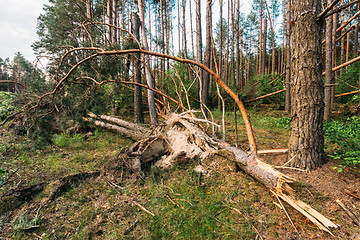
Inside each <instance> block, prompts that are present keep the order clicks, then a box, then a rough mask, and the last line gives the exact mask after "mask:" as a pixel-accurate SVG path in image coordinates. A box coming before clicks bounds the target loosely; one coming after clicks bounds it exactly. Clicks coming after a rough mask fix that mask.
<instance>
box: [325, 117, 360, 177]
mask: <svg viewBox="0 0 360 240" xmlns="http://www.w3.org/2000/svg"><path fill="white" fill-rule="evenodd" d="M324 131H325V141H326V142H328V143H333V144H336V145H337V146H338V151H336V152H334V153H333V154H332V155H331V156H332V157H333V158H334V159H341V160H342V165H341V166H339V168H337V169H338V171H339V172H340V171H342V168H343V167H344V166H346V165H347V166H351V167H355V168H356V167H357V166H358V165H359V164H360V118H358V117H356V116H353V117H350V118H347V119H346V120H345V121H338V120H333V121H330V122H325V123H324Z"/></svg>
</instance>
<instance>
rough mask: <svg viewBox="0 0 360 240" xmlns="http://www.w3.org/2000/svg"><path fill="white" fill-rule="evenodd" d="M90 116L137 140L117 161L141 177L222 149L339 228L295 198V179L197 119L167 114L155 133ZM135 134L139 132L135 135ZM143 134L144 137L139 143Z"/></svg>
mask: <svg viewBox="0 0 360 240" xmlns="http://www.w3.org/2000/svg"><path fill="white" fill-rule="evenodd" d="M88 115H89V117H91V118H84V119H85V120H87V121H93V122H94V123H95V125H97V126H101V127H104V128H107V129H109V130H112V131H117V132H119V133H121V134H122V135H125V136H127V137H131V138H133V139H134V140H137V142H135V143H134V144H133V145H132V146H131V147H129V148H128V149H126V150H124V151H122V153H121V154H120V155H119V156H118V158H119V159H124V158H127V159H130V161H129V165H130V167H131V168H132V169H133V170H136V171H138V172H139V173H140V174H141V175H143V173H142V167H143V165H144V164H148V163H149V162H152V163H153V164H155V165H157V166H159V167H162V168H168V167H171V166H173V165H174V163H175V162H176V161H181V160H183V159H194V158H199V159H201V160H203V159H205V158H207V157H209V156H210V155H211V154H215V153H216V152H217V151H219V150H224V151H227V152H228V153H229V154H230V156H231V157H230V158H229V160H230V161H232V162H235V163H236V164H237V165H238V167H240V168H241V169H242V170H243V171H245V172H246V173H247V174H249V175H250V176H252V177H253V178H254V179H256V180H257V181H259V182H261V183H262V184H263V185H264V186H265V187H267V188H268V189H269V190H270V191H271V192H272V193H273V194H274V195H275V196H276V197H277V198H278V199H282V200H283V201H285V202H287V203H288V204H289V205H290V206H292V207H293V208H295V209H296V210H297V211H299V212H300V213H301V214H303V215H304V216H305V217H307V219H309V220H310V221H311V222H313V223H314V224H315V225H316V226H317V227H318V228H319V229H321V230H324V231H326V232H328V233H330V234H331V232H330V230H329V229H330V228H336V227H337V225H335V224H334V223H332V222H331V221H330V220H328V219H327V218H326V217H324V216H323V215H321V214H320V213H319V212H317V211H316V210H314V209H313V208H311V207H310V206H309V205H307V204H306V203H304V202H302V201H300V200H298V199H297V198H296V195H295V192H294V190H293V189H292V188H291V186H290V184H291V183H293V182H294V181H295V179H293V178H291V177H288V176H286V175H284V174H282V173H281V172H279V171H277V170H275V169H274V168H273V167H272V166H271V165H269V164H267V163H265V162H264V161H262V160H261V159H260V158H259V157H258V155H257V154H256V153H255V152H252V153H250V154H248V153H246V152H245V151H243V150H241V149H238V148H236V147H233V146H231V145H230V144H228V143H226V142H223V141H220V140H217V139H214V138H212V137H210V136H209V135H208V134H207V133H206V132H205V131H204V130H203V129H202V127H201V125H200V124H199V122H200V121H203V120H199V119H196V118H195V117H193V116H192V115H190V114H188V113H186V112H185V113H182V114H175V113H172V114H170V115H168V116H167V119H166V121H165V123H164V124H163V125H161V126H160V127H158V128H156V129H154V130H153V131H151V130H150V129H147V128H144V127H140V126H138V127H135V126H137V125H135V126H134V124H132V123H128V122H126V121H123V120H120V121H119V119H117V118H114V117H109V116H104V115H102V116H96V115H94V114H92V113H90V114H88ZM140 129H141V130H140ZM134 131H135V132H136V131H138V132H139V133H138V134H134ZM140 134H141V135H142V138H141V139H140V140H139V139H138V136H139V135H140ZM202 163H204V161H202V162H201V163H200V165H199V166H197V167H196V168H195V170H196V171H199V172H202V173H204V174H206V172H207V171H206V169H207V167H208V166H205V165H203V164H202Z"/></svg>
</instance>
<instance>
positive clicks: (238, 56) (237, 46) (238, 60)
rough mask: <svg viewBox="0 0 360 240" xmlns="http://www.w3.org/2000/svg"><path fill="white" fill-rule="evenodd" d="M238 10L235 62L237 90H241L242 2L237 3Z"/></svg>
mask: <svg viewBox="0 0 360 240" xmlns="http://www.w3.org/2000/svg"><path fill="white" fill-rule="evenodd" d="M236 2H237V4H236V9H235V16H236V19H235V34H236V35H235V36H236V40H235V53H236V61H235V69H234V70H235V71H236V81H235V82H236V84H235V87H236V89H239V88H240V61H241V60H240V1H239V0H237V1H236Z"/></svg>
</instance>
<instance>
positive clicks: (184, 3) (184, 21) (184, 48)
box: [182, 0, 187, 58]
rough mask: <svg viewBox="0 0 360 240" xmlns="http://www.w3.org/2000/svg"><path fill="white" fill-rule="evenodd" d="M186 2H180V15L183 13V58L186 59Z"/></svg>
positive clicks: (184, 0)
mask: <svg viewBox="0 0 360 240" xmlns="http://www.w3.org/2000/svg"><path fill="white" fill-rule="evenodd" d="M185 10H186V0H182V13H183V16H182V17H183V24H182V25H183V26H182V27H183V41H184V43H183V54H184V55H183V56H184V58H187V44H186V42H187V41H186V14H185V13H186V11H185Z"/></svg>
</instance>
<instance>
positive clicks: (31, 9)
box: [0, 0, 48, 62]
mask: <svg viewBox="0 0 360 240" xmlns="http://www.w3.org/2000/svg"><path fill="white" fill-rule="evenodd" d="M46 3H48V1H47V0H0V6H1V7H0V57H1V58H2V59H5V58H6V57H9V58H10V59H12V58H13V57H14V55H15V53H16V52H21V53H22V54H23V55H24V56H25V58H27V59H28V60H29V61H31V62H32V61H34V60H35V55H34V53H33V50H32V48H31V44H33V43H34V41H35V40H37V39H38V37H37V34H36V24H37V18H38V16H39V15H40V14H41V13H43V12H44V11H43V4H46Z"/></svg>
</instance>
